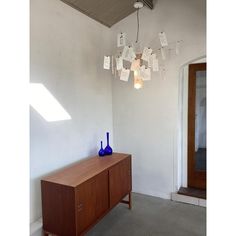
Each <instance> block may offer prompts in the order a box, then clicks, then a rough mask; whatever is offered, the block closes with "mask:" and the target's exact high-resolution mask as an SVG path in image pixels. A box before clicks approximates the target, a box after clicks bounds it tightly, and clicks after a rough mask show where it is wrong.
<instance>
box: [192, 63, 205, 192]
mask: <svg viewBox="0 0 236 236" xmlns="http://www.w3.org/2000/svg"><path fill="white" fill-rule="evenodd" d="M197 71H206V63H197V64H190V65H189V82H188V151H187V154H188V157H187V158H188V187H194V188H200V189H206V171H198V170H196V169H195V168H194V167H195V158H194V157H195V102H196V72H197Z"/></svg>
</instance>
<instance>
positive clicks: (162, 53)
mask: <svg viewBox="0 0 236 236" xmlns="http://www.w3.org/2000/svg"><path fill="white" fill-rule="evenodd" d="M161 57H162V59H163V60H165V59H166V53H165V49H164V48H163V47H162V48H161Z"/></svg>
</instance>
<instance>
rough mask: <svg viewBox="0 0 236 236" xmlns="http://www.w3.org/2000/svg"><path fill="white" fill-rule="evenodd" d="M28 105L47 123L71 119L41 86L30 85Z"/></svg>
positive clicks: (38, 84) (36, 84)
mask: <svg viewBox="0 0 236 236" xmlns="http://www.w3.org/2000/svg"><path fill="white" fill-rule="evenodd" d="M30 105H31V106H32V107H33V108H34V109H35V110H36V111H37V112H38V113H39V114H40V115H41V116H42V117H43V118H44V119H45V120H46V121H48V122H52V121H60V120H70V119H71V116H70V115H69V114H68V113H67V111H66V110H65V109H64V108H63V107H62V106H61V104H60V103H59V102H58V101H57V100H56V99H55V98H54V97H53V95H52V94H51V93H50V92H49V91H48V90H47V88H46V87H45V86H44V85H43V84H40V83H30Z"/></svg>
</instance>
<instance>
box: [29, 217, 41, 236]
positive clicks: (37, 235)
mask: <svg viewBox="0 0 236 236" xmlns="http://www.w3.org/2000/svg"><path fill="white" fill-rule="evenodd" d="M42 227H43V223H42V218H39V219H38V220H36V221H35V222H33V223H31V224H30V236H41V235H42Z"/></svg>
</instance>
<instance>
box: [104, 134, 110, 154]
mask: <svg viewBox="0 0 236 236" xmlns="http://www.w3.org/2000/svg"><path fill="white" fill-rule="evenodd" d="M111 154H112V148H111V147H110V145H109V133H108V132H107V146H106V147H105V155H111Z"/></svg>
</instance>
